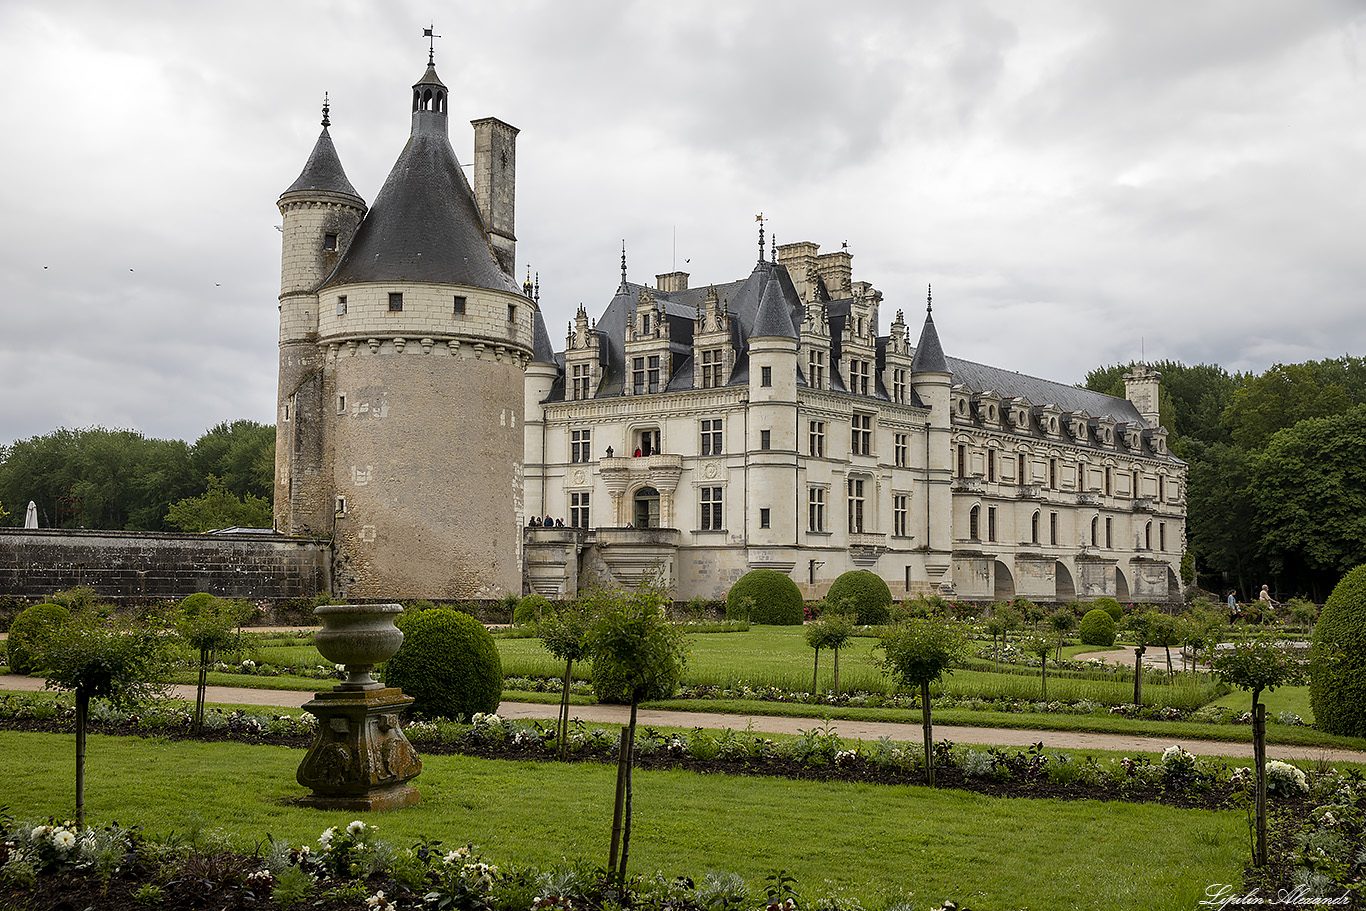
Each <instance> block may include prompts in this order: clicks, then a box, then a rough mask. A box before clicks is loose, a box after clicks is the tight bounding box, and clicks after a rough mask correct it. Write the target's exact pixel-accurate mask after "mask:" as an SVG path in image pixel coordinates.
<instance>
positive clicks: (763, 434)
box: [759, 430, 773, 449]
mask: <svg viewBox="0 0 1366 911" xmlns="http://www.w3.org/2000/svg"><path fill="white" fill-rule="evenodd" d="M772 441H773V431H771V430H760V431H759V448H760V449H768V448H769V447H770V446H771V444H772Z"/></svg>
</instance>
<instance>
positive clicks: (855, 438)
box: [849, 414, 873, 455]
mask: <svg viewBox="0 0 1366 911" xmlns="http://www.w3.org/2000/svg"><path fill="white" fill-rule="evenodd" d="M851 426H852V430H853V432H852V435H851V437H850V440H849V451H850V452H852V453H853V454H854V455H871V454H872V452H873V416H872V415H871V414H856V415H854V417H853V422H852V425H851Z"/></svg>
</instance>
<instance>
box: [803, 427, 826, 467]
mask: <svg viewBox="0 0 1366 911" xmlns="http://www.w3.org/2000/svg"><path fill="white" fill-rule="evenodd" d="M807 426H808V428H809V430H810V433H809V434H808V437H807V439H808V441H809V444H810V449H811V455H813V456H815V457H816V458H818V459H819V458H823V457H824V456H825V422H824V421H811V422H810V424H808V425H807Z"/></svg>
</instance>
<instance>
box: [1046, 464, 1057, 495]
mask: <svg viewBox="0 0 1366 911" xmlns="http://www.w3.org/2000/svg"><path fill="white" fill-rule="evenodd" d="M1048 486H1049V488H1051V489H1052V490H1057V489H1058V460H1057V459H1049V460H1048Z"/></svg>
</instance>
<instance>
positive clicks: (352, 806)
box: [296, 604, 422, 812]
mask: <svg viewBox="0 0 1366 911" xmlns="http://www.w3.org/2000/svg"><path fill="white" fill-rule="evenodd" d="M402 612H403V608H402V606H400V605H398V604H328V605H324V606H323V607H319V608H316V609H315V610H314V611H313V613H314V614H315V615H317V616H319V617H320V618H322V621H323V628H322V629H321V630H320V631H319V632H317V633H316V634H314V637H313V642H314V645H315V646H316V647H317V649H318V651H319V652H321V653H322V655H323V657H325V658H327V659H328V660H329V661H333V662H335V663H337V664H344V665H346V670H347V673H348V679H347V680H346V681H345V682H344V683H341V684H338V685H337V686H336V687H334V688H333V689H332V691H331V692H326V693H315V694H314V696H313V699H312V701H310V702H308V703H305V705H304V708H305V709H307V710H308V711H309V712H312V713H313V715H314V716H315V717H316V718H317V719H318V735H317V737H316V739H315V740H314V741H313V745H312V746H311V747H309V748H308V752H307V753H306V754H305V755H304V761H303V762H302V763H301V764H300V765H299V771H298V774H297V776H296V777H297V779H298V781H299V784H301V785H303V786H304V787H306V788H309V789H311V790H312V791H313V793H312V794H311V795H310V796H308V797H303V798H300V799H299V803H301V804H303V805H304V806H311V807H319V808H323V809H329V810H345V811H348V812H349V811H356V810H392V809H395V808H398V807H407V806H412V805H413V804H415V803H417V802H418V799H419V798H418V791H417V788H415V787H413V786H412V785H411V784H409V783H408V782H409V781H411V780H412V779H413V778H416V777H417V775H418V773H419V772H421V771H422V760H421V759H419V758H418V756H417V751H416V750H414V749H413V745H412V744H411V743H409V742H408V738H406V737H404V736H403V730H402V728H401V727H400V726H399V714H400V713H401V712H402V711H403V710H404V709H405V708H407V707H408V706H409V705H411V704H412V702H413V700H412V698H411V697H408V696H405V695H403V691H402V690H400V689H398V688H397V687H386V686H384V685H383V684H381V683H379V682H377V681H375V680H373V679H371V677H370V671H371V670H372V669H373V667H374V666H375V665H376V664H378V663H379V662H381V661H384V660H386V659H387V658H390V657H392V656H393V654H394V653H395V652H397V651H398V647H399V646H400V645H402V644H403V633H402V632H401V631H399V630H398V628H396V627H395V626H394V618H395V617H397V616H398V615H399V614H401V613H402Z"/></svg>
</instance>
